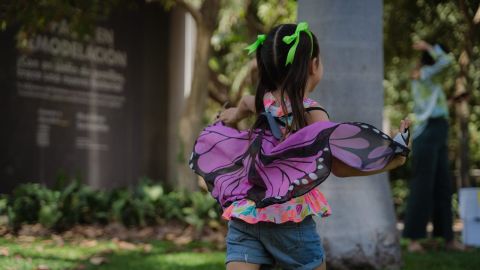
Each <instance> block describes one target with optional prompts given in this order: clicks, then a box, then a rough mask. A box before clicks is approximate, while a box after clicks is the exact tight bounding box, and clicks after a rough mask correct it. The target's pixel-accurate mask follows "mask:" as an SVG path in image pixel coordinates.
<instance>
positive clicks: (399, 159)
mask: <svg viewBox="0 0 480 270" xmlns="http://www.w3.org/2000/svg"><path fill="white" fill-rule="evenodd" d="M306 116H307V123H308V124H309V125H310V124H313V123H315V122H320V121H329V119H328V115H327V114H326V113H325V112H323V111H320V110H318V111H310V112H308V113H307V114H306ZM409 125H410V120H407V119H406V120H402V121H401V124H400V130H401V131H402V132H403V131H404V130H405V129H406V128H408V126H409ZM406 160H407V158H406V157H404V156H400V155H397V156H395V157H394V158H393V159H392V160H391V161H390V162H389V163H388V164H387V165H386V166H385V167H384V168H383V169H381V170H375V171H368V172H365V171H360V170H358V169H356V168H353V167H350V166H348V165H347V164H345V163H343V162H342V161H340V160H339V159H336V158H333V161H332V173H333V174H334V175H335V176H337V177H350V176H367V175H373V174H379V173H382V172H386V171H389V170H392V169H395V168H397V167H399V166H401V165H403V164H404V163H405V161H406Z"/></svg>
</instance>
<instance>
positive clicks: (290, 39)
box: [282, 22, 313, 66]
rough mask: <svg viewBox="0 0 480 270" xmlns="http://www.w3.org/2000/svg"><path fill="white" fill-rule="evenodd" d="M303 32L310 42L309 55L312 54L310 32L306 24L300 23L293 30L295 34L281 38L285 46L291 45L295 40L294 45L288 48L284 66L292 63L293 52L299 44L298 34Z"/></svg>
mask: <svg viewBox="0 0 480 270" xmlns="http://www.w3.org/2000/svg"><path fill="white" fill-rule="evenodd" d="M302 31H303V32H305V33H307V34H308V36H309V37H310V41H311V42H312V49H311V51H310V55H311V54H312V53H313V37H312V32H310V30H309V29H308V23H306V22H301V23H299V24H298V25H297V28H296V29H295V33H293V35H291V36H285V37H283V39H282V40H283V42H285V43H286V44H290V43H292V42H293V41H294V40H295V43H294V44H293V46H292V47H291V48H290V50H289V51H288V55H287V61H286V62H285V66H287V65H288V64H291V63H293V58H294V57H295V51H296V50H297V46H298V43H299V42H300V33H301V32H302Z"/></svg>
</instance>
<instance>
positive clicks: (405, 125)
mask: <svg viewBox="0 0 480 270" xmlns="http://www.w3.org/2000/svg"><path fill="white" fill-rule="evenodd" d="M411 123H412V122H411V121H410V119H408V118H405V119H403V120H401V121H400V132H401V133H405V131H406V130H407V129H408V128H409V127H410V124H411Z"/></svg>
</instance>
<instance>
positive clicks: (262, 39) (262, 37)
mask: <svg viewBox="0 0 480 270" xmlns="http://www.w3.org/2000/svg"><path fill="white" fill-rule="evenodd" d="M265 39H267V36H266V35H258V36H257V40H255V42H254V43H252V44H250V45H249V46H248V47H246V48H245V50H248V54H252V53H253V52H254V51H256V50H257V48H258V46H260V45H262V44H263V42H265Z"/></svg>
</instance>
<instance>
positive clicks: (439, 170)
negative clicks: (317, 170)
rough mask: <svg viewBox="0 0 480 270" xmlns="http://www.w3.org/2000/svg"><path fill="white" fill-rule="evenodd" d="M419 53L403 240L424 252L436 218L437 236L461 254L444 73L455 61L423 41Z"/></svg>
mask: <svg viewBox="0 0 480 270" xmlns="http://www.w3.org/2000/svg"><path fill="white" fill-rule="evenodd" d="M413 49H415V50H418V51H421V52H422V56H421V59H420V61H419V62H418V64H417V66H416V67H415V69H414V70H413V71H412V74H411V77H412V88H411V90H412V96H413V99H414V110H413V112H414V115H415V120H414V123H415V125H414V130H413V132H412V138H413V146H412V148H413V150H412V151H413V152H412V169H413V177H412V179H411V180H410V196H409V198H408V201H407V210H406V217H405V229H404V231H403V236H404V237H405V238H408V239H410V240H411V241H410V244H409V246H408V250H409V251H410V252H421V251H423V247H422V245H421V244H420V243H419V241H418V240H420V239H423V238H426V236H427V232H426V227H427V223H428V221H429V220H430V218H431V219H432V222H433V227H434V230H433V236H434V237H441V238H443V239H444V240H445V242H446V247H447V249H455V250H459V249H460V250H461V249H464V247H463V245H461V244H460V243H458V242H457V241H455V240H454V235H453V230H452V224H453V215H452V179H451V178H450V172H449V169H448V167H449V165H448V147H447V136H448V105H447V99H446V97H445V93H444V91H443V89H442V82H443V81H444V78H445V77H444V76H443V73H444V71H445V70H446V69H447V68H448V67H449V66H450V64H451V63H452V57H451V56H450V55H449V54H448V51H447V49H446V48H445V47H443V46H441V45H439V44H435V45H433V46H432V45H430V44H429V43H427V42H425V41H423V40H421V41H418V42H416V43H414V44H413Z"/></svg>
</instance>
